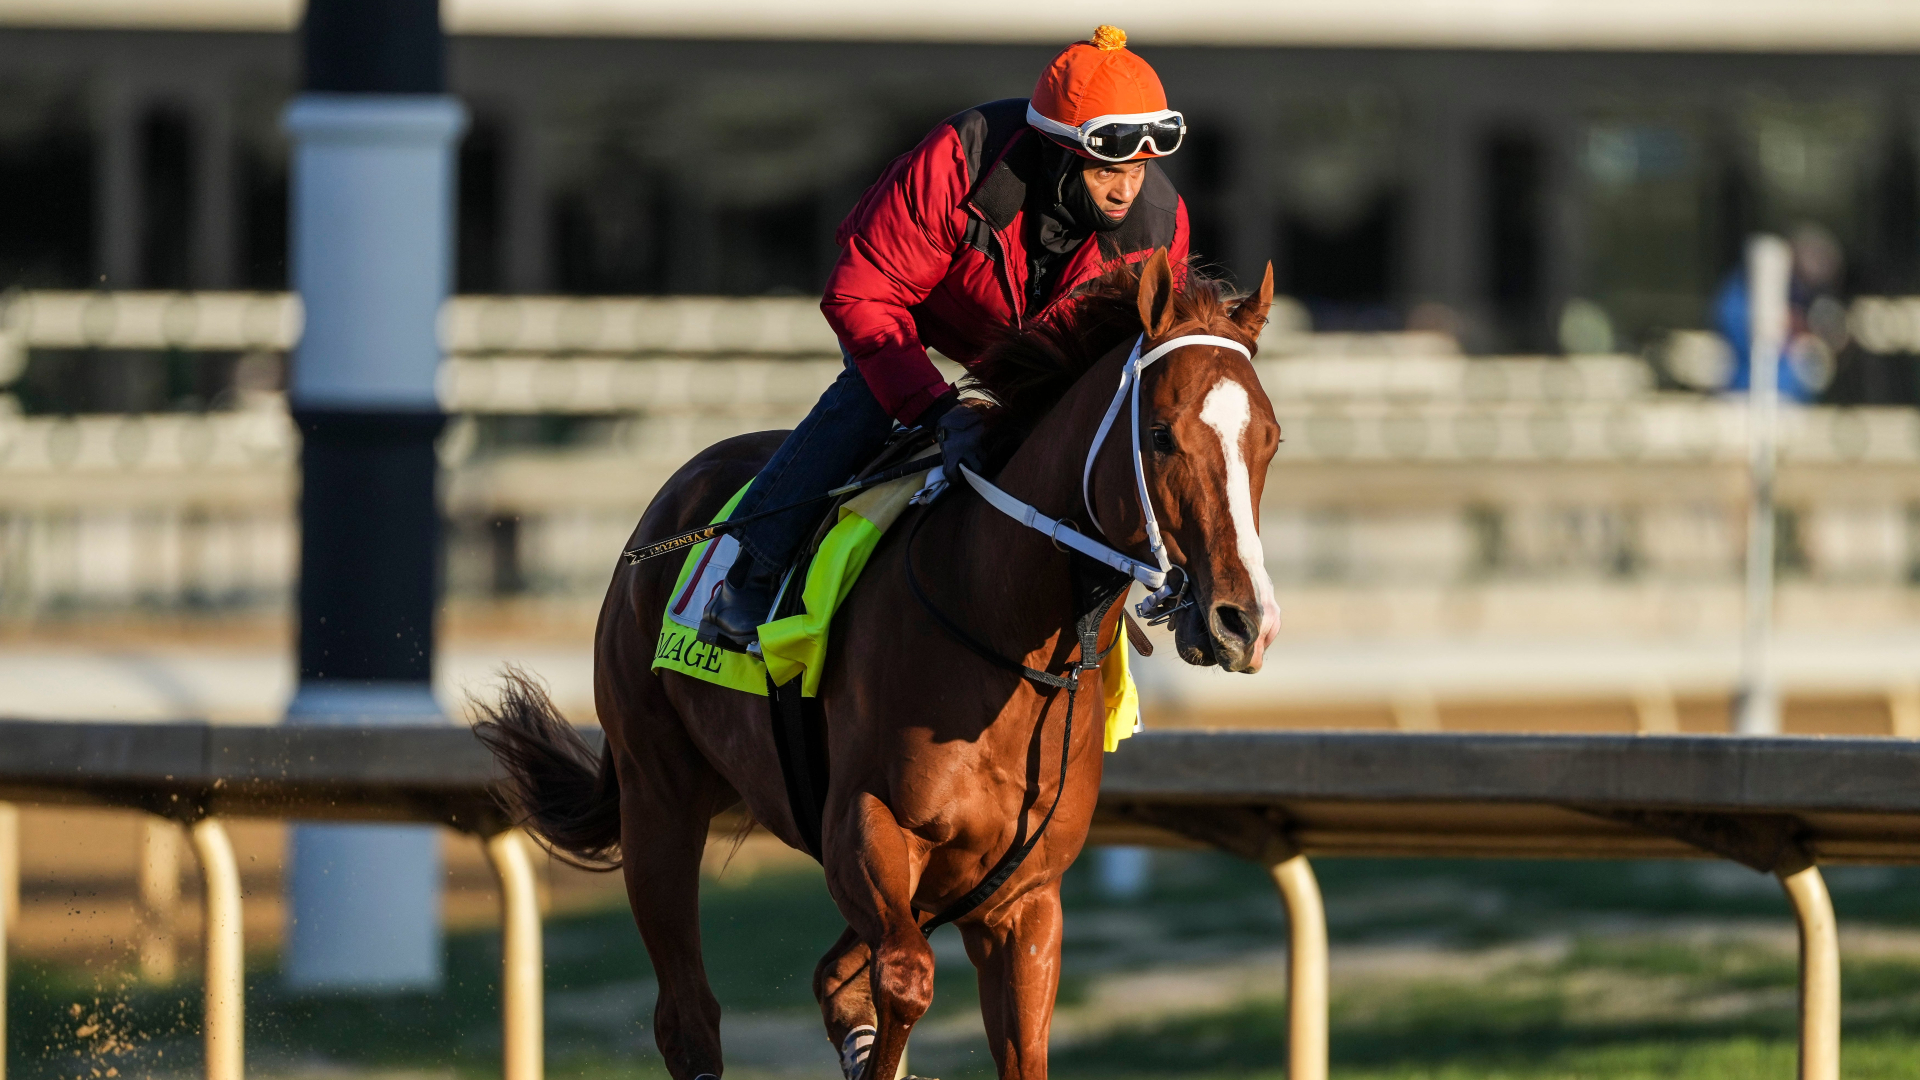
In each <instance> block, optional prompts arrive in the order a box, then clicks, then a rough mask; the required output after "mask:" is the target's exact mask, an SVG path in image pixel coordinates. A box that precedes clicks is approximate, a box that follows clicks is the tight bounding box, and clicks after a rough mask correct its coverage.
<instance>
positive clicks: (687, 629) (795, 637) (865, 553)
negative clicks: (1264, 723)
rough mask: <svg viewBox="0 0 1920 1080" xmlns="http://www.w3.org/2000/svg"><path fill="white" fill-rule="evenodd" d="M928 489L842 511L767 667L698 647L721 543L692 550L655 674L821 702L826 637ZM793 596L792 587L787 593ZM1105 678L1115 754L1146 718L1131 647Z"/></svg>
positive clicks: (766, 638)
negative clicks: (897, 524) (871, 563)
mask: <svg viewBox="0 0 1920 1080" xmlns="http://www.w3.org/2000/svg"><path fill="white" fill-rule="evenodd" d="M925 483H926V474H925V473H916V474H914V475H912V476H906V477H902V478H901V479H899V480H895V481H893V482H892V483H889V484H882V485H881V486H879V487H876V488H873V489H871V490H869V491H863V492H861V493H860V494H859V495H857V496H855V497H854V498H852V499H850V500H848V501H847V502H845V503H842V504H841V506H840V508H839V510H838V514H839V517H838V520H837V521H835V522H834V525H833V528H832V529H831V530H829V531H828V533H827V535H826V537H825V538H824V539H823V540H821V542H820V550H819V551H818V552H817V553H816V554H815V555H814V557H813V562H812V563H811V564H810V565H809V566H808V568H807V580H806V581H805V582H804V583H803V585H802V589H801V594H800V600H801V604H802V607H803V610H801V611H800V612H799V613H798V614H795V615H790V616H788V617H787V618H784V619H776V620H775V621H773V622H770V623H767V624H765V625H763V626H761V627H760V650H761V653H762V655H764V656H765V657H766V660H765V662H764V663H763V662H762V661H761V660H759V659H756V658H755V657H752V656H749V655H747V654H745V653H736V652H728V651H726V650H725V649H721V648H718V647H716V646H711V645H706V644H703V643H702V642H701V641H700V638H699V636H698V632H697V630H696V629H695V626H697V624H698V623H699V619H700V612H701V610H702V609H703V608H704V607H705V606H706V596H705V595H699V596H695V595H694V594H693V591H692V590H693V587H694V586H695V585H696V584H698V581H696V580H693V579H695V576H696V575H697V574H701V575H702V576H701V580H709V579H712V580H717V579H714V578H713V576H712V575H711V574H702V572H703V571H705V570H707V568H708V567H707V564H708V562H709V555H710V549H712V548H713V546H714V545H716V544H720V543H722V542H723V541H722V540H720V539H714V540H706V541H703V542H701V543H699V544H695V545H694V546H693V547H691V548H689V549H688V551H687V555H686V561H685V562H684V563H682V564H681V567H680V576H679V577H678V578H677V579H675V581H674V584H673V592H672V593H670V594H669V596H668V599H667V611H666V612H665V613H664V615H665V617H664V618H662V619H661V620H660V641H659V643H658V644H657V645H656V646H655V648H654V651H653V670H655V671H677V672H679V673H680V674H682V675H686V676H688V677H690V678H695V679H699V680H701V681H703V682H710V683H715V684H718V685H720V686H725V687H729V688H731V689H734V690H741V691H744V692H746V693H749V694H758V695H760V696H761V697H765V696H766V694H767V680H768V679H769V678H771V679H772V680H773V682H774V684H775V685H779V686H785V685H786V684H787V683H788V682H789V681H791V680H793V679H796V678H797V679H799V680H800V693H801V695H802V696H803V697H818V696H820V676H821V674H822V672H823V671H824V670H825V668H826V663H827V634H828V632H829V631H830V630H831V629H832V627H833V616H834V613H835V612H836V611H838V610H839V609H840V605H841V603H842V602H844V601H845V600H846V598H847V594H848V593H850V592H852V591H853V583H854V582H855V581H857V580H859V577H860V571H861V570H863V569H865V568H866V565H867V559H868V558H869V557H870V556H872V554H873V551H874V548H876V547H878V546H879V544H880V538H881V537H882V536H885V535H886V532H887V528H888V526H890V525H892V524H893V523H894V521H895V520H897V519H898V518H899V517H900V515H901V513H902V512H904V511H905V510H906V508H907V500H908V499H910V498H912V497H913V493H914V492H916V491H918V490H920V488H921V487H922V486H923V485H924V484H925ZM744 494H746V488H744V487H743V488H741V489H740V490H739V491H737V492H735V493H734V496H733V498H731V499H729V500H727V504H726V505H725V506H723V507H721V508H720V513H719V514H718V515H717V516H715V517H714V519H713V520H714V521H716V522H719V521H725V520H726V519H727V515H729V514H731V513H733V508H734V505H735V504H737V503H738V502H739V501H740V496H742V495H744ZM788 587H789V588H791V587H792V586H791V584H789V586H788ZM1100 677H1101V682H1102V684H1103V686H1104V687H1105V694H1104V699H1105V705H1106V742H1105V745H1106V748H1107V749H1108V750H1112V749H1114V748H1115V747H1116V746H1118V745H1119V743H1120V740H1121V739H1124V738H1126V737H1127V736H1129V735H1131V734H1133V730H1134V727H1135V724H1136V722H1137V721H1138V719H1139V716H1140V695H1139V692H1138V690H1137V689H1136V688H1135V686H1134V684H1133V675H1132V673H1131V672H1129V671H1128V670H1127V646H1126V644H1125V643H1124V642H1117V643H1115V645H1114V647H1113V650H1112V651H1111V652H1109V653H1107V658H1106V659H1105V660H1104V661H1102V662H1101V665H1100Z"/></svg>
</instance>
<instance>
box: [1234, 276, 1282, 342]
mask: <svg viewBox="0 0 1920 1080" xmlns="http://www.w3.org/2000/svg"><path fill="white" fill-rule="evenodd" d="M1272 307H1273V264H1272V263H1268V264H1267V273H1266V276H1265V277H1263V278H1261V279H1260V287H1259V288H1257V289H1255V290H1253V292H1251V293H1248V294H1247V296H1246V297H1245V298H1243V299H1242V300H1241V301H1240V302H1239V303H1238V304H1235V305H1234V308H1233V321H1234V323H1235V325H1237V326H1239V327H1240V329H1242V330H1245V331H1246V332H1247V336H1248V337H1250V338H1253V339H1254V340H1255V341H1258V340H1259V339H1260V331H1261V329H1262V328H1263V327H1265V326H1266V325H1267V311H1268V310H1269V309H1270V308H1272Z"/></svg>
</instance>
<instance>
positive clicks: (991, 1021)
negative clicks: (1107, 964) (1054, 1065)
mask: <svg viewBox="0 0 1920 1080" xmlns="http://www.w3.org/2000/svg"><path fill="white" fill-rule="evenodd" d="M1060 925H1061V920H1060V882H1059V880H1058V879H1055V880H1054V881H1053V882H1051V883H1050V884H1048V885H1045V886H1043V887H1041V888H1037V889H1034V890H1033V891H1031V892H1029V893H1027V894H1026V895H1025V896H1022V897H1021V898H1020V899H1018V900H1015V901H1014V902H1013V903H1012V904H1009V905H1008V906H1007V907H1006V909H1004V910H1002V911H997V912H994V913H993V915H992V916H991V917H990V918H989V919H988V920H987V921H985V922H982V923H963V924H961V927H960V934H961V936H962V937H963V938H964V939H965V940H966V943H967V956H968V957H969V958H971V959H972V960H973V966H974V967H975V968H976V969H977V970H978V971H979V973H980V1014H981V1018H982V1019H984V1020H985V1021H986V1026H987V1045H988V1046H989V1047H991V1048H992V1050H993V1061H994V1064H995V1065H997V1066H999V1069H1000V1076H1001V1077H1002V1080H1044V1078H1045V1077H1046V1075H1047V1032H1048V1030H1049V1029H1050V1028H1052V1026H1053V999H1054V995H1055V994H1056V993H1057V992H1058V991H1059V989H1060Z"/></svg>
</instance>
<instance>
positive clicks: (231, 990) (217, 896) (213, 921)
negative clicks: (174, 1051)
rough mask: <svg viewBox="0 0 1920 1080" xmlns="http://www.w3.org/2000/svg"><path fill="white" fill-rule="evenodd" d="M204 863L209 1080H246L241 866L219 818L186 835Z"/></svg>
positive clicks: (198, 824)
mask: <svg viewBox="0 0 1920 1080" xmlns="http://www.w3.org/2000/svg"><path fill="white" fill-rule="evenodd" d="M188 835H190V836H191V837H192V839H193V853H194V855H195V857H197V858H198V859H199V860H200V877H201V880H202V882H203V883H204V887H203V889H202V891H203V893H204V894H205V904H206V909H205V910H206V918H205V924H206V925H205V930H204V933H205V934H206V1040H207V1080H242V1078H243V1077H244V1075H245V1073H246V1049H245V1042H244V1039H245V1034H246V963H245V961H246V954H245V939H244V938H243V936H242V933H241V922H240V914H241V912H240V867H239V865H238V864H237V863H236V862H235V861H234V858H233V842H232V841H231V840H229V839H228V838H227V828H226V826H225V825H222V824H221V823H220V820H219V819H218V818H210V817H208V818H201V819H200V820H199V821H196V822H194V823H193V825H192V826H191V827H190V828H189V830H188Z"/></svg>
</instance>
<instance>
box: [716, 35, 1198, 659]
mask: <svg viewBox="0 0 1920 1080" xmlns="http://www.w3.org/2000/svg"><path fill="white" fill-rule="evenodd" d="M1126 42H1127V36H1126V34H1124V33H1122V32H1121V31H1120V30H1118V29H1117V28H1115V27H1111V26H1102V27H1100V28H1099V29H1097V30H1095V31H1094V34H1093V38H1092V40H1090V41H1082V42H1076V43H1075V44H1073V45H1069V46H1068V47H1067V48H1066V49H1065V51H1063V52H1061V53H1060V55H1058V56H1056V57H1054V59H1053V62H1052V63H1051V64H1049V65H1047V69H1046V71H1045V72H1043V73H1042V74H1041V76H1040V81H1039V83H1038V84H1037V85H1036V86H1035V87H1034V90H1033V97H1032V98H1031V99H1021V98H1013V99H1008V100H1005V101H995V102H990V103H988V104H986V105H981V106H979V107H978V108H974V109H969V110H967V111H966V112H963V113H961V114H959V115H958V116H955V117H952V118H951V119H949V120H947V121H945V122H944V123H942V124H941V125H940V126H939V127H936V128H934V129H933V131H932V132H931V133H929V134H928V135H927V137H926V138H924V139H922V140H921V141H920V145H919V146H917V147H915V148H914V149H913V150H912V151H911V152H910V153H907V154H905V155H903V156H901V157H900V158H898V159H896V160H895V161H894V162H893V164H892V165H889V166H888V167H887V171H886V172H885V173H884V174H882V175H881V177H880V179H879V181H878V182H877V183H875V184H874V185H873V187H871V188H869V189H868V190H867V193H866V194H865V195H863V196H862V197H861V199H860V203H859V205H858V206H856V207H854V210H853V213H852V214H850V215H849V216H848V217H847V220H846V221H845V222H843V223H842V224H841V226H840V231H839V234H838V236H837V238H836V239H837V240H838V242H839V244H840V249H841V250H840V258H839V261H838V262H836V263H835V264H834V267H833V273H832V274H831V275H830V276H829V277H828V279H827V291H826V297H825V299H823V300H822V301H821V302H820V307H821V310H823V311H824V312H826V316H827V321H828V322H829V323H831V324H832V325H833V329H834V333H835V334H837V335H838V336H839V338H840V345H841V350H842V351H843V352H844V353H845V354H846V360H847V366H846V370H844V371H842V372H841V374H840V377H839V378H838V379H836V380H835V381H834V383H833V385H832V386H830V387H828V388H827V392H826V393H825V394H822V395H821V396H820V401H819V403H818V404H816V405H814V407H813V411H812V412H811V413H809V414H807V418H806V419H805V420H802V421H801V422H800V425H799V426H798V427H796V428H794V430H793V433H792V434H791V435H788V436H787V439H786V441H785V442H784V443H782V444H781V445H780V448H779V449H778V450H776V451H775V452H774V455H773V457H772V458H771V459H770V460H769V461H768V462H767V464H766V466H765V467H764V468H762V469H761V470H760V473H759V475H758V476H756V477H755V478H754V480H753V484H752V486H751V488H750V489H749V490H748V491H747V493H746V495H745V496H743V497H742V498H741V500H740V503H739V505H738V506H737V507H736V508H735V510H734V516H735V517H745V516H746V515H748V514H751V513H754V512H756V511H760V510H767V509H772V508H776V507H780V506H785V505H787V504H788V503H792V502H798V501H800V500H802V499H805V498H807V497H808V496H812V495H817V494H819V493H820V492H823V491H825V490H827V489H828V488H831V487H834V486H836V485H838V484H842V483H844V482H846V480H847V478H848V477H849V476H851V475H852V474H853V473H854V471H855V470H857V469H858V468H860V466H862V465H864V464H865V463H866V462H868V461H870V460H872V458H873V457H874V455H876V454H878V453H879V452H880V449H881V447H883V446H884V445H885V444H886V441H887V437H888V434H889V432H890V431H891V430H892V427H893V421H895V420H898V421H899V422H900V423H902V424H906V425H909V426H912V425H922V426H927V425H931V426H934V427H935V429H936V431H937V432H938V435H939V437H940V442H941V449H942V454H943V456H944V459H945V461H946V462H947V464H948V471H949V473H952V472H953V469H952V466H953V464H954V463H957V462H965V463H967V464H968V465H969V466H971V467H973V468H975V469H976V470H979V469H980V461H979V441H980V428H979V425H978V424H977V423H975V422H974V421H975V420H976V419H977V414H976V413H974V412H973V410H971V409H969V408H967V407H964V406H961V405H960V400H959V393H958V391H956V390H955V389H954V388H953V387H952V386H949V385H948V384H947V382H946V380H945V379H943V378H942V377H941V376H940V373H939V371H938V370H937V369H936V368H935V367H934V366H933V362H932V361H931V360H929V359H928V358H927V349H928V347H929V346H931V347H933V348H936V349H939V350H940V351H941V352H942V353H944V354H946V355H947V356H949V357H952V358H953V359H954V360H957V361H959V362H960V363H963V364H968V363H972V362H973V361H974V360H975V359H977V358H978V357H979V356H980V355H981V353H982V352H983V351H984V350H985V349H986V348H987V347H988V346H989V345H990V344H991V343H992V342H993V341H994V340H995V339H996V337H997V336H998V335H999V334H1000V333H1001V332H1002V331H1003V330H1005V329H1007V328H1011V327H1018V326H1021V325H1024V324H1027V323H1030V322H1031V321H1033V320H1035V319H1042V318H1046V317H1048V316H1049V315H1050V314H1051V313H1052V312H1054V311H1055V310H1057V309H1058V308H1059V306H1060V305H1061V304H1062V303H1064V302H1067V301H1069V299H1070V298H1071V297H1072V295H1073V293H1074V291H1075V290H1076V289H1078V288H1079V287H1080V286H1082V285H1084V284H1086V283H1087V282H1089V281H1092V280H1094V279H1095V278H1097V277H1099V276H1100V275H1101V274H1102V273H1104V272H1105V271H1106V270H1107V269H1109V268H1111V267H1112V266H1113V265H1114V264H1115V263H1117V262H1131V261H1135V260H1140V259H1144V258H1146V257H1147V256H1148V255H1150V254H1152V253H1153V251H1154V250H1155V249H1157V248H1163V247H1164V248H1168V249H1170V250H1171V253H1172V255H1173V259H1174V264H1175V265H1176V266H1179V265H1182V263H1183V261H1184V259H1185V258H1186V255H1187V210H1186V205H1185V204H1184V203H1183V202H1182V201H1181V199H1180V196H1179V194H1178V193H1176V192H1175V191H1174V189H1173V185H1172V184H1171V183H1170V182H1169V181H1168V180H1167V178H1166V176H1165V174H1163V173H1162V172H1161V171H1160V169H1159V167H1158V166H1157V165H1155V164H1154V163H1153V162H1152V161H1150V160H1148V159H1151V158H1155V157H1164V156H1166V155H1168V154H1171V153H1173V152H1174V151H1175V150H1177V149H1179V148H1180V142H1181V140H1182V139H1183V138H1184V137H1185V136H1186V131H1187V127H1186V119H1185V118H1184V117H1183V116H1182V115H1181V114H1180V113H1179V112H1176V111H1174V110H1172V109H1169V108H1167V96H1166V92H1165V91H1164V90H1162V89H1161V86H1160V78H1159V76H1157V75H1155V74H1154V71H1153V68H1151V67H1149V66H1148V65H1147V62H1146V61H1145V60H1142V59H1140V58H1139V57H1138V56H1135V55H1134V54H1133V53H1131V52H1129V51H1128V50H1127V48H1126ZM817 506H818V504H814V505H812V506H806V507H799V508H796V509H794V510H793V511H792V512H790V513H785V514H777V515H774V516H771V517H769V518H766V519H764V520H761V521H758V522H754V523H752V524H750V525H746V526H743V527H742V529H741V530H740V531H739V532H738V533H737V534H735V535H736V536H737V537H738V539H739V542H740V545H741V549H742V551H741V556H740V558H739V559H738V560H737V561H735V562H734V564H733V568H732V570H731V571H730V572H729V573H728V574H727V577H726V581H725V583H724V584H722V585H721V586H720V587H719V588H718V589H716V590H715V591H714V594H713V598H712V600H711V601H710V602H709V603H708V605H707V608H706V611H705V613H704V616H703V618H702V620H701V623H700V639H701V640H702V641H705V642H708V643H709V644H719V645H721V646H723V647H726V648H731V649H735V650H740V649H744V648H745V647H746V646H747V645H748V644H749V643H751V642H753V641H754V640H755V630H756V628H757V627H758V625H759V624H760V623H761V622H763V621H765V619H766V617H767V615H768V612H769V609H770V608H771V607H772V606H773V600H774V593H775V591H776V590H777V588H778V585H779V575H780V573H781V572H782V571H783V570H784V569H785V567H786V565H787V564H788V563H789V562H790V561H791V560H792V558H793V555H794V554H795V552H796V551H797V550H798V549H799V547H800V545H801V543H802V542H804V540H805V538H806V536H807V535H808V533H810V532H811V530H812V529H813V527H814V525H815V523H816V522H817V521H818V520H819V515H818V511H817Z"/></svg>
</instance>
